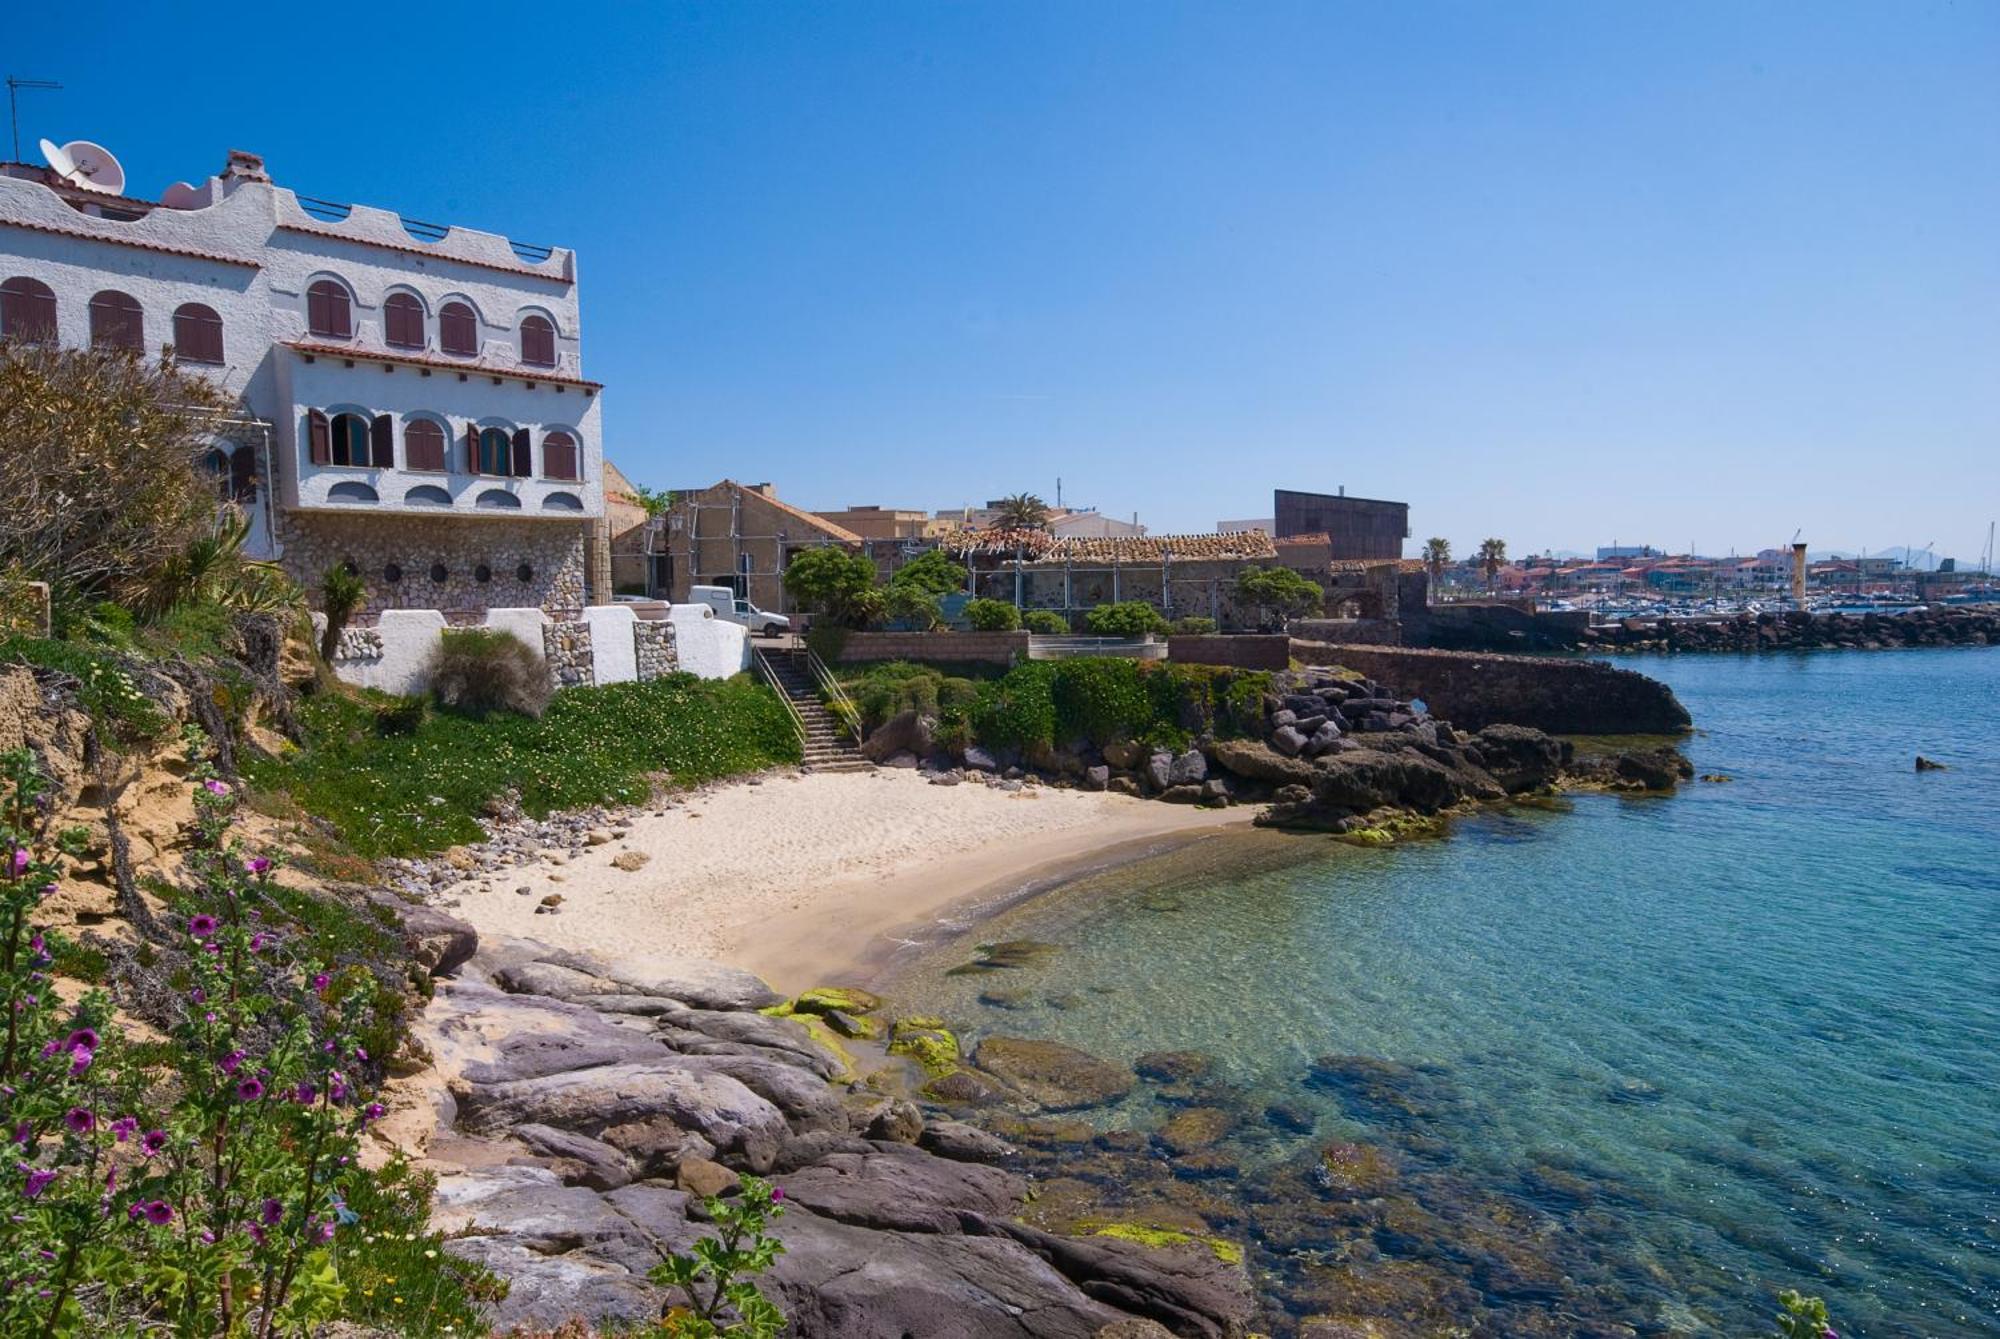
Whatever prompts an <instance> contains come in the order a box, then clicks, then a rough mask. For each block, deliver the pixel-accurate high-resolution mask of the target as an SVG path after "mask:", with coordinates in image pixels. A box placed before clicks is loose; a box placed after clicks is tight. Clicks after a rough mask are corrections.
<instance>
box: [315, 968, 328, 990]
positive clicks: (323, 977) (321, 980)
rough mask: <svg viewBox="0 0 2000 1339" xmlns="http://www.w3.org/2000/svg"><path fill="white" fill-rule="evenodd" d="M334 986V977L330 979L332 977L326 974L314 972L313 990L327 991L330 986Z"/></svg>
mask: <svg viewBox="0 0 2000 1339" xmlns="http://www.w3.org/2000/svg"><path fill="white" fill-rule="evenodd" d="M332 984H333V978H332V977H330V976H328V975H327V974H326V973H325V972H314V973H313V989H314V990H325V989H326V988H327V987H328V986H330V985H332Z"/></svg>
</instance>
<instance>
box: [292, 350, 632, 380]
mask: <svg viewBox="0 0 2000 1339" xmlns="http://www.w3.org/2000/svg"><path fill="white" fill-rule="evenodd" d="M284 343H285V347H286V348H288V349H296V350H297V351H298V352H300V353H303V354H307V355H310V356H311V357H314V358H359V359H366V360H368V361H369V362H374V363H400V364H401V365H403V366H404V367H430V368H437V369H439V370H441V371H446V372H464V373H467V374H472V373H478V374H479V375H480V376H487V377H509V378H512V379H513V380H515V381H546V382H548V383H550V384H551V385H556V386H581V387H582V388H583V389H585V390H587V391H601V390H603V389H604V383H603V382H601V381H585V380H584V379H583V378H581V377H566V376H563V375H562V374H560V373H558V372H553V371H550V370H549V369H548V368H545V367H518V366H513V365H507V366H500V365H498V364H494V363H479V362H467V361H466V360H465V359H463V358H437V357H433V356H431V355H430V354H424V353H404V352H400V351H396V350H391V349H372V348H367V347H365V346H363V345H359V344H324V343H321V342H320V341H318V340H312V339H292V340H286V341H285V342H284Z"/></svg>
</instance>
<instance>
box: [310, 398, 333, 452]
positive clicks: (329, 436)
mask: <svg viewBox="0 0 2000 1339" xmlns="http://www.w3.org/2000/svg"><path fill="white" fill-rule="evenodd" d="M306 436H307V438H308V439H309V441H310V443H311V454H312V463H313V464H315V465H330V464H332V463H333V424H331V423H330V422H328V421H327V417H326V415H325V414H323V413H321V412H320V411H319V410H317V409H308V410H306Z"/></svg>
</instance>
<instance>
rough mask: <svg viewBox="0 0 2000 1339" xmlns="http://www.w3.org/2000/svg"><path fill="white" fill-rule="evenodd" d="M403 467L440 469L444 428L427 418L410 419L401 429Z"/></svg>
mask: <svg viewBox="0 0 2000 1339" xmlns="http://www.w3.org/2000/svg"><path fill="white" fill-rule="evenodd" d="M403 467H404V468H405V469H412V470H442V469H443V468H444V467H445V464H444V429H443V428H440V427H439V426H438V425H437V424H435V423H433V422H431V421H430V420H429V419H427V418H418V419H411V420H410V424H409V426H408V427H406V428H404V429H403Z"/></svg>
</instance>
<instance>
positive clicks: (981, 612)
mask: <svg viewBox="0 0 2000 1339" xmlns="http://www.w3.org/2000/svg"><path fill="white" fill-rule="evenodd" d="M965 621H966V622H968V623H970V624H971V625H972V630H973V631H974V632H1013V631H1016V630H1017V629H1018V628H1020V626H1021V611H1020V610H1018V609H1016V608H1015V607H1014V606H1013V605H1011V604H1008V603H1007V602H1006V601H1005V600H967V601H966V602H965Z"/></svg>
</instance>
